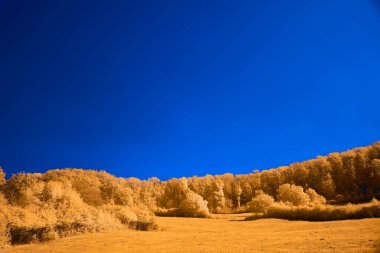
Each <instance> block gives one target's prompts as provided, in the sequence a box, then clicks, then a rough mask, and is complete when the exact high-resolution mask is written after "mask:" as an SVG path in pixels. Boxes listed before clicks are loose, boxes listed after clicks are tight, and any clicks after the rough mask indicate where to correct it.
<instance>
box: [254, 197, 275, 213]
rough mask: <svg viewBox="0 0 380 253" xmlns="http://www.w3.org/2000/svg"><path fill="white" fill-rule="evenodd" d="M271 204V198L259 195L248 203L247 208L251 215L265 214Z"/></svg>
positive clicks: (272, 201) (272, 199)
mask: <svg viewBox="0 0 380 253" xmlns="http://www.w3.org/2000/svg"><path fill="white" fill-rule="evenodd" d="M273 203H274V198H273V197H272V196H270V195H268V194H265V193H260V194H258V195H257V196H256V197H254V198H253V199H252V200H251V201H250V202H248V207H249V210H250V211H251V212H253V213H266V212H267V211H268V209H269V208H270V207H271V206H272V205H273Z"/></svg>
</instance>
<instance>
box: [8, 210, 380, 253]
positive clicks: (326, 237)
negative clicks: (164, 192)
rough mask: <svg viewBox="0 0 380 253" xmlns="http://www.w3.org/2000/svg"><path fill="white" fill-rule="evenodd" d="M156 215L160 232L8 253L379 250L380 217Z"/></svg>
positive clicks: (93, 237)
mask: <svg viewBox="0 0 380 253" xmlns="http://www.w3.org/2000/svg"><path fill="white" fill-rule="evenodd" d="M247 215H248V214H234V215H232V214H229V215H225V214H219V215H213V218H212V219H198V218H191V219H190V218H175V217H157V222H158V224H159V227H160V230H159V231H148V232H142V231H132V230H130V231H128V230H127V231H125V230H123V231H114V232H107V233H94V234H83V235H78V236H73V237H67V238H63V239H59V240H55V241H50V242H47V243H43V244H32V245H20V246H15V247H8V248H7V249H5V253H22V252H23V253H29V252H30V253H32V252H33V253H42V252H43V253H45V252H54V253H71V252H94V253H96V252H101V253H104V252H123V253H124V252H380V219H379V218H372V219H362V220H344V221H331V222H307V221H287V220H278V219H261V220H255V221H239V220H243V219H244V218H245V217H246V216H247Z"/></svg>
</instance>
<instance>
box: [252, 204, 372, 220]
mask: <svg viewBox="0 0 380 253" xmlns="http://www.w3.org/2000/svg"><path fill="white" fill-rule="evenodd" d="M379 217H380V204H379V203H378V202H376V201H373V202H371V203H368V204H358V205H352V204H347V205H344V206H333V205H321V204H319V205H313V206H298V207H297V206H289V205H285V204H283V203H277V204H274V205H273V206H272V207H271V208H269V210H268V212H267V213H265V214H260V215H258V214H256V215H253V216H250V217H247V220H252V219H260V218H278V219H287V220H306V221H332V220H346V219H362V218H379Z"/></svg>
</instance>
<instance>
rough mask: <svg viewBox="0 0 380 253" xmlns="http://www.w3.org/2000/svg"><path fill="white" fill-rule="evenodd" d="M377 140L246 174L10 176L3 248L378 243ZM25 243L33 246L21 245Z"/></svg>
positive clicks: (4, 194) (364, 246) (366, 247)
mask: <svg viewBox="0 0 380 253" xmlns="http://www.w3.org/2000/svg"><path fill="white" fill-rule="evenodd" d="M379 158H380V142H376V143H374V144H373V145H371V146H368V147H363V148H356V149H353V150H349V151H346V152H342V153H332V154H329V155H328V156H324V157H321V156H319V157H317V158H315V159H312V160H308V161H304V162H301V163H293V164H291V165H289V166H282V167H280V168H277V169H271V170H266V171H262V172H257V171H254V172H253V173H250V174H241V175H233V174H231V173H226V174H223V175H216V176H212V175H206V176H204V177H197V176H194V177H190V178H185V177H183V178H172V179H169V180H167V181H161V180H160V179H158V178H150V179H148V180H140V179H138V178H119V177H115V176H113V175H111V174H109V173H107V172H105V171H95V170H83V169H56V170H49V171H47V172H45V173H18V174H14V175H11V176H10V177H9V178H7V177H6V175H5V173H4V171H3V170H2V169H1V168H0V250H3V251H6V252H103V251H104V250H106V251H107V252H147V251H148V252H149V251H151V252H176V251H178V250H179V249H180V250H181V251H182V252H186V251H187V252H221V251H223V252H248V251H253V252H255V251H258V252H262V251H264V252H265V251H267V252H273V251H278V252H295V251H298V252H305V251H306V252H310V251H311V252H312V251H315V252H321V251H322V252H323V251H330V252H335V251H338V252H374V251H376V250H378V251H380V249H379V244H380V201H379V200H378V199H379V198H380V188H379V185H380V159H379ZM26 244H29V245H26Z"/></svg>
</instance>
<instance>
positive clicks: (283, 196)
mask: <svg viewBox="0 0 380 253" xmlns="http://www.w3.org/2000/svg"><path fill="white" fill-rule="evenodd" d="M277 199H278V200H279V201H282V202H285V203H290V204H292V205H294V206H303V205H306V204H307V203H308V202H309V201H310V198H309V195H307V194H306V193H305V192H304V191H303V188H302V187H301V186H297V185H294V184H283V185H281V186H280V187H279V188H278V195H277Z"/></svg>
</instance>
